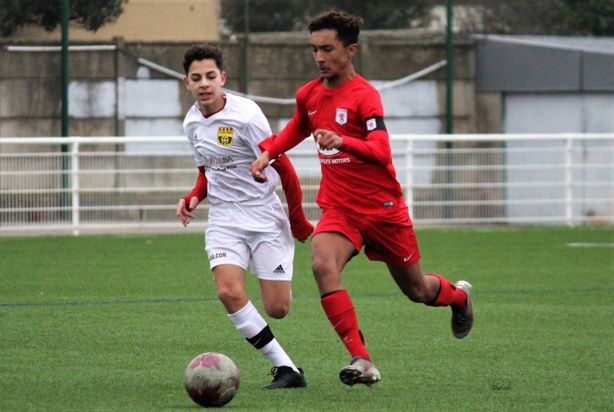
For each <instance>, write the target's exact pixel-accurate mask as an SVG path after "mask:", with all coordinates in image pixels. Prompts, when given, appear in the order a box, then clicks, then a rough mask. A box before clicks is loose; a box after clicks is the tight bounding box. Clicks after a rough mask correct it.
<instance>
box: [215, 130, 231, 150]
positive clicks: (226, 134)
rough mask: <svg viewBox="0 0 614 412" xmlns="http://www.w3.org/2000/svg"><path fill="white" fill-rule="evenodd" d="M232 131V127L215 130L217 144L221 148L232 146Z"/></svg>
mask: <svg viewBox="0 0 614 412" xmlns="http://www.w3.org/2000/svg"><path fill="white" fill-rule="evenodd" d="M233 135H234V130H233V129H232V127H218V128H217V144H218V145H220V146H223V147H228V146H232V140H233V139H232V138H233Z"/></svg>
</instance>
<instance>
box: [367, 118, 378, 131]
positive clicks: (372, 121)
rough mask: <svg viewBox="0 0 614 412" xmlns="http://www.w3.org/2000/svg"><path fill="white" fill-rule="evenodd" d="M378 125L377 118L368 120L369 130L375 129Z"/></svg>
mask: <svg viewBox="0 0 614 412" xmlns="http://www.w3.org/2000/svg"><path fill="white" fill-rule="evenodd" d="M376 127H377V121H376V120H375V119H369V120H367V130H368V131H371V130H375V128H376Z"/></svg>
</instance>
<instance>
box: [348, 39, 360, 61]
mask: <svg viewBox="0 0 614 412" xmlns="http://www.w3.org/2000/svg"><path fill="white" fill-rule="evenodd" d="M357 50H358V43H353V44H350V45H349V46H348V47H347V51H348V57H349V58H350V59H351V58H352V57H354V56H355V55H356V51H357Z"/></svg>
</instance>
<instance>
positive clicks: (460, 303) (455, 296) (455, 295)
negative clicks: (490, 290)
mask: <svg viewBox="0 0 614 412" xmlns="http://www.w3.org/2000/svg"><path fill="white" fill-rule="evenodd" d="M427 276H434V277H436V278H437V279H439V283H440V285H441V286H440V287H439V293H438V294H437V297H435V300H433V301H432V302H431V303H427V305H428V306H451V307H453V308H454V309H457V310H462V309H464V308H465V305H466V304H467V295H466V294H465V292H463V291H462V290H460V289H458V288H457V287H456V286H454V285H453V284H452V283H451V282H450V281H449V280H446V279H445V278H444V277H443V276H440V275H436V274H433V273H429V274H428V275H427Z"/></svg>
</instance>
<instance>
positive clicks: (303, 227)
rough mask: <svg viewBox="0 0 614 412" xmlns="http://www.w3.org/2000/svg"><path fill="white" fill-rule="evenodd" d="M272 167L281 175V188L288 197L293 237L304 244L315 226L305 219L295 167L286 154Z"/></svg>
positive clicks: (301, 194) (274, 162)
mask: <svg viewBox="0 0 614 412" xmlns="http://www.w3.org/2000/svg"><path fill="white" fill-rule="evenodd" d="M271 166H272V167H273V168H274V169H275V170H276V171H277V173H278V174H279V178H280V180H281V187H282V189H283V190H284V194H285V195H286V202H287V203H288V215H289V220H290V229H291V231H292V236H294V237H295V238H296V239H297V240H299V241H300V242H304V241H305V240H306V239H307V238H308V237H309V235H311V234H312V233H313V225H312V224H311V223H309V221H308V220H307V218H306V217H305V211H304V210H303V205H302V201H303V192H302V190H301V184H300V181H299V179H298V176H297V175H296V171H295V170H294V166H293V165H292V162H291V161H290V159H289V158H288V156H286V155H285V154H282V155H280V156H279V157H277V158H276V159H275V160H274V161H273V162H272V163H271Z"/></svg>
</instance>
